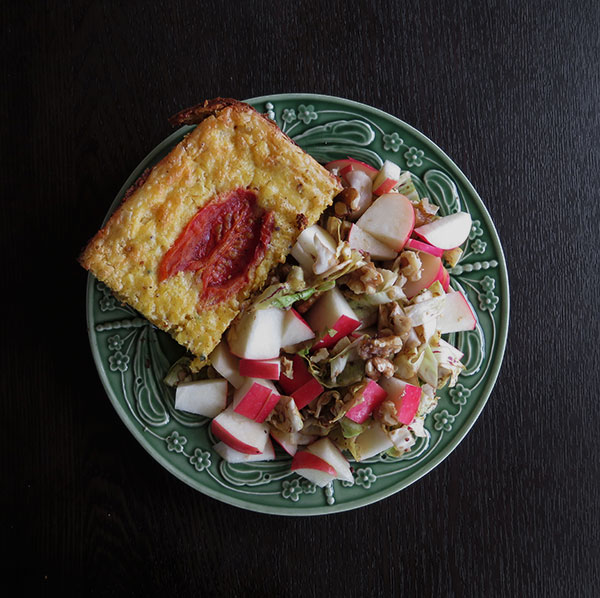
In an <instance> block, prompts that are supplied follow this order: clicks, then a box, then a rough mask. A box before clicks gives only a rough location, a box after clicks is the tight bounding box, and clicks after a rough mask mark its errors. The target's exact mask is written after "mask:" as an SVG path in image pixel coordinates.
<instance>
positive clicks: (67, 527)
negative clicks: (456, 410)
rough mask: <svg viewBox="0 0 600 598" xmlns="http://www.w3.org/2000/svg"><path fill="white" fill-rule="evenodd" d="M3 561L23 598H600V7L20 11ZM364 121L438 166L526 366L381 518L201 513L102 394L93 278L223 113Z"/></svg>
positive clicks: (163, 6)
mask: <svg viewBox="0 0 600 598" xmlns="http://www.w3.org/2000/svg"><path fill="white" fill-rule="evenodd" d="M1 11H2V12H1V17H2V31H3V33H2V35H1V36H0V49H1V51H0V56H2V60H3V68H2V69H1V70H0V77H2V85H1V92H0V101H1V102H2V105H1V108H2V110H1V113H2V118H1V119H0V122H1V124H0V127H1V129H0V133H1V134H0V139H1V140H2V143H1V145H2V156H1V157H2V175H1V176H2V193H1V198H2V204H1V205H2V218H1V220H0V221H1V226H2V232H1V236H0V243H1V253H2V256H3V263H4V272H3V282H4V285H3V293H2V306H3V310H2V311H3V314H2V315H3V317H2V318H0V339H1V341H2V375H1V376H0V384H1V390H2V394H1V396H2V401H3V424H4V425H3V426H2V433H1V435H0V438H1V442H2V469H1V471H2V493H1V498H0V506H1V513H2V530H3V533H2V537H3V540H4V542H3V543H4V544H5V554H7V556H5V557H4V558H3V559H2V568H3V571H4V574H5V575H4V579H5V580H6V581H8V580H13V581H15V582H17V584H18V585H17V586H16V587H18V588H20V591H19V592H18V593H17V595H19V596H29V595H36V596H39V595H46V594H49V593H51V592H54V591H56V590H59V589H62V590H66V591H67V592H69V593H68V594H67V595H75V596H85V595H87V596H112V597H119V596H146V597H149V596H176V597H179V598H181V597H183V596H190V595H194V596H202V597H205V596H206V597H213V596H215V597H220V596H232V597H242V596H268V597H277V596H302V597H303V598H311V597H326V596H344V597H348V596H360V597H365V596H420V597H428V596H436V597H437V596H452V597H457V598H458V597H463V596H464V597H466V596H469V597H492V596H493V597H496V596H499V597H504V596H510V597H512V596H518V597H540V598H541V597H544V598H546V597H563V596H565V597H571V596H582V597H594V596H599V595H600V551H599V546H600V483H599V476H600V467H599V463H600V458H599V456H598V455H599V452H600V418H599V416H598V414H599V413H600V407H599V404H598V388H599V386H600V385H599V383H600V380H599V375H598V371H599V365H600V364H599V363H598V355H599V350H598V343H599V341H598V338H599V336H600V330H599V311H600V309H599V308H600V304H599V301H598V294H599V284H600V277H599V275H598V267H599V259H598V257H599V253H598V237H599V236H600V235H599V233H600V225H599V222H600V211H599V208H598V203H599V200H600V198H599V192H598V189H599V188H600V180H599V175H598V172H599V166H600V164H599V151H598V148H599V141H598V140H599V137H600V127H599V124H600V123H599V114H600V106H599V102H598V97H599V95H600V68H599V59H600V34H599V31H600V4H599V3H598V2H597V1H591V0H590V1H582V2H567V1H566V0H565V1H563V2H560V1H557V0H554V1H548V2H528V1H526V0H525V1H521V2H502V1H500V0H481V1H478V2H456V1H453V2H446V1H440V0H437V1H428V0H427V1H425V0H423V1H420V2H418V1H414V0H405V1H403V2H377V1H375V0H373V1H370V2H367V1H361V2H348V1H343V0H330V1H328V2H306V1H302V0H297V1H295V2H289V3H288V2H285V3H284V2H266V1H265V2H254V1H232V2H229V3H223V2H217V1H211V2H192V1H189V2H184V1H172V2H141V1H131V2H114V3H113V2H94V1H90V2H82V3H68V2H48V3H43V2H33V3H24V2H23V3H16V2H8V3H3V5H2V9H1ZM287 91H299V92H315V93H325V94H332V95H337V96H342V97H347V98H350V99H354V100H359V101H362V102H365V103H367V104H370V105H372V106H375V107H377V108H381V109H383V110H385V111H387V112H390V113H392V114H394V115H397V116H399V117H400V118H402V119H403V120H405V121H406V122H408V123H410V124H412V125H413V126H415V127H416V128H417V129H420V130H421V131H423V132H424V133H425V134H426V135H427V136H429V137H430V138H431V139H433V140H434V141H435V142H436V143H437V144H438V145H440V146H441V147H442V148H443V149H444V150H445V151H446V152H447V153H448V154H449V155H450V156H451V157H452V158H453V159H454V160H455V161H456V163H457V164H458V165H459V166H460V167H461V168H462V170H463V171H464V172H465V174H466V175H467V177H468V178H469V179H470V180H471V181H472V182H473V184H474V186H475V188H476V189H477V190H478V191H479V193H480V195H481V196H482V198H483V200H484V202H485V203H486V205H487V207H488V209H489V211H490V213H491V215H492V218H493V219H494V221H495V223H496V226H497V229H498V232H499V235H500V238H501V239H502V242H503V245H504V249H505V252H506V258H507V262H508V268H509V276H510V282H511V322H510V331H509V341H508V347H507V351H506V358H505V362H504V365H503V367H502V370H501V372H500V376H499V378H498V382H497V385H496V388H495V390H494V392H493V394H492V396H491V398H490V400H489V402H488V405H487V407H486V408H485V410H484V412H483V414H482V415H481V417H480V419H479V420H478V421H477V422H476V424H475V426H474V427H473V429H472V431H471V432H470V433H469V435H468V436H467V437H466V439H465V440H464V441H463V442H462V443H461V444H460V445H459V446H458V448H457V449H456V450H455V451H454V452H453V453H452V454H451V455H450V456H449V457H448V459H446V460H445V461H444V462H443V463H442V464H441V465H440V466H439V467H438V468H436V469H435V470H434V471H433V472H431V473H430V474H429V475H427V476H425V477H424V478H422V479H421V480H420V481H418V482H417V483H415V484H413V485H412V486H410V487H409V488H407V489H405V490H404V491H402V492H400V493H398V494H396V495H395V496H393V497H391V498H389V499H387V500H384V501H382V502H380V503H377V504H375V505H372V506H369V507H366V508H363V509H360V510H356V511H352V512H348V513H343V514H339V515H332V516H327V517H319V518H284V517H274V516H266V515H259V514H255V513H251V512H246V511H243V510H240V509H237V508H234V507H230V506H227V505H224V504H221V503H219V502H217V501H215V500H212V499H210V498H207V497H205V496H203V495H202V494H200V493H198V492H196V491H194V490H192V489H191V488H189V487H188V486H186V485H185V484H183V483H182V482H180V481H179V480H177V479H176V478H174V477H173V476H172V475H171V474H169V473H168V472H166V471H165V470H164V469H162V468H161V466H160V465H159V464H158V463H156V462H155V461H154V460H153V459H152V458H151V457H150V456H149V455H148V454H147V453H146V452H145V451H144V449H143V448H142V447H141V446H140V445H139V444H138V443H137V441H136V440H135V439H134V438H133V437H132V436H131V434H130V433H129V432H128V431H127V429H126V428H125V426H124V425H123V424H122V423H121V421H120V420H119V418H118V416H117V414H116V413H115V411H114V410H113V408H112V406H111V404H110V402H109V400H108V398H107V397H106V395H105V393H104V391H103V388H102V386H101V384H100V381H99V379H98V376H97V373H96V370H95V368H94V364H93V360H92V356H91V353H90V351H89V346H88V340H87V333H86V327H85V305H84V297H85V280H86V275H85V273H84V271H83V270H82V269H81V268H80V267H79V266H78V265H77V263H76V261H75V260H76V256H77V255H78V253H79V251H80V249H81V247H82V246H83V245H84V244H85V242H86V241H87V239H88V238H89V237H91V236H92V234H93V233H94V232H95V231H96V229H97V228H98V226H99V225H100V223H101V221H102V219H103V217H104V214H105V213H106V210H107V208H108V206H109V205H110V203H111V201H112V199H113V197H114V195H115V194H116V192H117V191H118V189H119V188H120V186H121V185H122V183H123V181H124V180H125V179H126V178H127V176H128V175H129V173H130V172H131V171H132V169H133V168H134V167H135V166H136V165H137V163H138V162H139V161H140V160H141V158H142V157H143V156H145V155H146V153H147V152H148V151H149V150H150V149H151V148H153V147H154V146H155V145H156V144H157V143H158V142H160V141H161V140H162V139H163V138H164V137H165V136H166V135H167V134H169V132H170V130H171V129H170V127H169V125H168V122H167V118H168V117H169V116H170V115H172V114H173V113H175V112H177V111H178V110H179V109H181V108H183V107H186V106H189V105H191V104H194V103H196V102H198V101H199V100H202V99H204V98H210V97H214V96H218V95H222V96H231V97H235V98H240V99H243V98H247V97H252V96H257V95H262V94H267V93H278V92H287Z"/></svg>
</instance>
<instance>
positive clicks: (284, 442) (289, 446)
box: [271, 428, 317, 457]
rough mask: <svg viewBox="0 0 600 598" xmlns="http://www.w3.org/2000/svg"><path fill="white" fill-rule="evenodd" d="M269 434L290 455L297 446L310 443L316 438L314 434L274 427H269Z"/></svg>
mask: <svg viewBox="0 0 600 598" xmlns="http://www.w3.org/2000/svg"><path fill="white" fill-rule="evenodd" d="M271 436H272V437H273V439H274V440H275V441H276V442H277V443H278V444H279V446H281V448H282V449H283V450H284V451H285V452H286V453H287V454H288V455H290V456H292V457H293V456H294V455H295V454H296V452H297V451H298V446H301V445H306V444H310V443H311V442H313V441H314V440H316V439H317V437H316V436H309V435H308V434H302V433H301V432H282V431H281V430H277V429H276V428H271Z"/></svg>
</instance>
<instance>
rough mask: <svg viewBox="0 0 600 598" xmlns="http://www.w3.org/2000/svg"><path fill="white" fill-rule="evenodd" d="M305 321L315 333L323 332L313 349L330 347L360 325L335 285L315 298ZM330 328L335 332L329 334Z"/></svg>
mask: <svg viewBox="0 0 600 598" xmlns="http://www.w3.org/2000/svg"><path fill="white" fill-rule="evenodd" d="M306 321H307V322H308V323H309V325H310V327H311V328H312V329H313V330H314V331H315V332H316V333H317V334H324V336H323V337H322V338H320V339H319V340H318V341H317V342H316V343H315V344H314V345H313V349H321V348H323V347H331V346H333V345H335V344H336V343H337V342H338V341H339V340H340V339H341V338H343V337H344V336H348V334H350V333H351V332H353V331H354V330H356V329H357V328H358V327H359V326H360V320H359V319H358V317H357V316H356V314H355V313H354V311H353V310H352V308H351V307H350V305H349V304H348V302H347V301H346V299H345V298H344V296H343V295H342V293H341V291H340V290H339V289H338V288H337V287H334V288H333V289H331V290H330V291H327V292H326V293H325V294H324V295H323V296H322V297H320V298H319V299H318V300H317V302H316V303H315V304H314V305H313V306H312V307H311V308H310V309H309V310H308V312H307V314H306ZM330 330H335V332H336V333H335V334H334V335H333V336H330V335H329V331H330Z"/></svg>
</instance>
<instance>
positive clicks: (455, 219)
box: [415, 212, 472, 249]
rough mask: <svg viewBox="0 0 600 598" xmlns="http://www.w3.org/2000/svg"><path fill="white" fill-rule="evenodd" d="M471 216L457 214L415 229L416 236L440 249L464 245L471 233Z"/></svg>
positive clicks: (463, 213)
mask: <svg viewBox="0 0 600 598" xmlns="http://www.w3.org/2000/svg"><path fill="white" fill-rule="evenodd" d="M471 224H472V221H471V214H469V213H468V212H456V213H455V214H450V215H448V216H442V217H441V218H438V219H437V220H434V221H433V222H429V223H427V224H424V225H423V226H419V227H418V228H415V234H416V235H417V236H418V237H420V238H421V239H424V240H425V241H427V243H429V244H430V245H433V246H434V247H439V248H440V249H454V248H455V247H458V246H459V245H462V244H463V243H464V242H465V241H466V240H467V237H468V236H469V233H470V232H471Z"/></svg>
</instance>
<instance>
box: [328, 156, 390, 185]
mask: <svg viewBox="0 0 600 598" xmlns="http://www.w3.org/2000/svg"><path fill="white" fill-rule="evenodd" d="M325 168H327V170H329V172H333V173H334V174H336V175H337V176H340V177H345V176H346V175H347V174H348V173H349V172H354V171H357V170H360V171H362V172H364V173H365V174H368V175H369V178H370V179H371V180H373V179H374V178H375V177H376V176H377V174H378V173H379V170H377V168H375V167H374V166H371V165H370V164H366V163H365V162H361V161H360V160H355V159H354V158H350V157H348V158H344V159H343V160H334V161H333V162H328V163H327V164H325Z"/></svg>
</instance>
